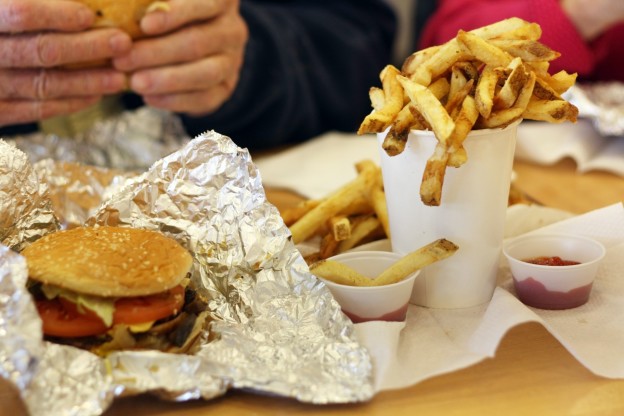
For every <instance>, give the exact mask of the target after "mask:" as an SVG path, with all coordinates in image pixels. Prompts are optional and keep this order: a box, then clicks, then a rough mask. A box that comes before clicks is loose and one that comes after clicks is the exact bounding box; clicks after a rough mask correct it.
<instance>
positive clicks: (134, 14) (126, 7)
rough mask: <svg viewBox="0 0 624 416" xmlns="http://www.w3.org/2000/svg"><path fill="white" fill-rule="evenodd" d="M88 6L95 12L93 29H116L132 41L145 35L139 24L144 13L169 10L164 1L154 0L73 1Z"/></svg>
mask: <svg viewBox="0 0 624 416" xmlns="http://www.w3.org/2000/svg"><path fill="white" fill-rule="evenodd" d="M74 1H77V2H78V3H82V4H84V5H86V6H88V7H89V8H90V9H91V10H93V11H94V12H95V15H96V19H95V24H94V25H93V27H94V28H97V27H117V28H119V29H121V30H123V31H124V32H126V33H127V34H128V35H130V37H131V38H132V39H138V38H141V37H143V36H145V34H144V33H143V31H142V30H141V26H140V22H141V19H142V18H143V16H145V14H146V13H149V12H150V11H154V10H163V11H167V10H169V5H168V4H167V2H166V1H156V0H74Z"/></svg>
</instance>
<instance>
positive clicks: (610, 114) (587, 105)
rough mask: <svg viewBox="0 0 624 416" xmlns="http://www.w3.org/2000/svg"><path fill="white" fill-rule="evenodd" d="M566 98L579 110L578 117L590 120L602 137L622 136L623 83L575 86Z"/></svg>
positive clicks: (623, 119) (623, 124) (623, 129)
mask: <svg viewBox="0 0 624 416" xmlns="http://www.w3.org/2000/svg"><path fill="white" fill-rule="evenodd" d="M566 98H567V99H568V100H569V101H570V102H571V103H572V104H574V105H576V106H577V107H578V109H579V116H580V117H586V118H590V119H591V120H592V122H593V124H594V126H595V127H596V130H598V132H599V133H600V134H601V135H603V136H624V83H621V82H598V83H592V84H577V85H575V86H573V87H572V88H570V90H568V91H567V92H566Z"/></svg>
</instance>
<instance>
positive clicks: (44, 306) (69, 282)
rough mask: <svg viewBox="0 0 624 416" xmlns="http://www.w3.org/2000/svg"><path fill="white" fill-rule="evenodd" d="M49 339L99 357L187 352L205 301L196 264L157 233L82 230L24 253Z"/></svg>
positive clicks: (68, 232) (198, 329)
mask: <svg viewBox="0 0 624 416" xmlns="http://www.w3.org/2000/svg"><path fill="white" fill-rule="evenodd" d="M22 255H23V256H24V257H25V258H26V262H27V265H28V274H29V284H28V285H29V290H30V292H31V294H32V295H33V297H34V300H35V305H36V308H37V312H38V313H39V316H40V317H41V320H42V322H43V334H44V337H45V338H46V339H47V340H49V341H53V342H58V343H62V344H68V345H73V346H76V347H79V348H83V349H87V350H90V351H92V352H94V353H96V354H98V355H106V354H107V353H109V352H110V351H115V350H128V349H156V350H160V351H165V352H173V353H178V352H189V351H191V350H192V348H193V346H194V345H195V344H196V342H197V341H198V339H199V335H200V334H201V333H202V330H203V329H204V327H205V323H206V318H207V314H208V313H207V311H206V302H204V301H203V300H202V299H201V298H200V296H199V295H198V294H197V292H195V291H194V290H193V289H192V288H191V285H190V284H189V271H190V269H191V266H192V264H193V260H192V257H191V255H190V254H189V252H188V251H187V250H186V249H184V248H183V247H182V246H181V245H180V244H178V242H176V241H175V240H173V239H171V238H169V237H166V236H164V235H163V234H161V233H159V232H156V231H149V230H140V229H133V228H121V227H107V226H100V227H97V226H96V227H79V228H74V229H71V230H65V231H59V232H56V233H51V234H48V235H46V236H44V237H42V238H41V239H39V240H37V241H35V242H34V243H33V244H31V245H30V246H28V247H27V248H25V249H24V250H23V251H22Z"/></svg>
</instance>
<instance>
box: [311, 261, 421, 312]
mask: <svg viewBox="0 0 624 416" xmlns="http://www.w3.org/2000/svg"><path fill="white" fill-rule="evenodd" d="M401 258H402V256H401V255H400V254H396V253H391V252H386V251H356V252H349V253H343V254H338V255H336V256H333V257H330V258H329V260H333V261H337V262H340V263H343V264H345V265H347V266H349V267H351V268H353V269H354V270H356V271H358V272H359V273H361V274H362V275H364V276H366V277H368V278H372V279H374V278H375V277H377V276H378V275H379V274H381V272H383V271H384V270H386V269H387V268H388V267H390V266H392V265H393V264H394V263H396V262H397V261H398V260H400V259H401ZM419 274H420V270H418V271H416V272H415V273H412V274H411V275H409V276H407V277H406V278H405V279H403V280H401V281H400V282H397V283H393V284H389V285H384V286H366V287H358V286H348V285H342V284H338V283H334V282H332V281H329V280H326V279H321V280H322V281H323V282H325V284H326V285H327V287H328V288H329V290H330V292H331V293H332V295H333V296H334V298H335V299H336V301H337V302H338V303H339V304H340V307H341V308H342V311H343V312H344V313H345V315H347V316H348V317H349V318H350V319H351V320H352V321H353V322H354V323H359V322H367V321H398V322H400V321H404V320H405V318H406V315H407V309H408V306H409V300H410V296H411V294H412V288H413V287H414V282H415V280H416V278H417V276H418V275H419Z"/></svg>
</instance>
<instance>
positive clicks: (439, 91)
mask: <svg viewBox="0 0 624 416" xmlns="http://www.w3.org/2000/svg"><path fill="white" fill-rule="evenodd" d="M427 88H429V91H431V93H432V94H433V96H434V97H436V98H437V99H438V100H440V101H442V98H444V97H446V96H447V95H448V93H449V89H450V84H449V82H448V81H447V79H446V78H438V79H436V80H435V81H434V82H432V83H431V84H430V85H429V87H427Z"/></svg>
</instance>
